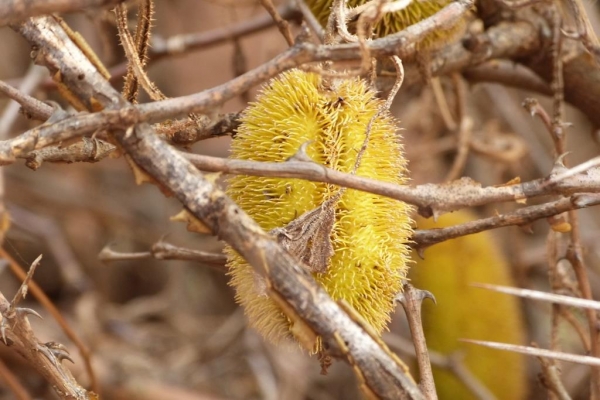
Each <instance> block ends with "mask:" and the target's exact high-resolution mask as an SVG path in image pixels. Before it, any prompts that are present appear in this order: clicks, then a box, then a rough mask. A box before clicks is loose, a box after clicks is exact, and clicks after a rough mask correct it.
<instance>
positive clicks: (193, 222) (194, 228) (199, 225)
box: [170, 208, 212, 234]
mask: <svg viewBox="0 0 600 400" xmlns="http://www.w3.org/2000/svg"><path fill="white" fill-rule="evenodd" d="M170 220H171V221H174V222H185V223H187V230H188V231H190V232H196V233H202V234H212V231H211V230H210V228H209V227H208V226H206V225H204V223H203V222H202V221H200V220H199V219H198V218H196V217H195V216H194V215H192V213H190V212H189V211H188V210H187V209H185V208H184V209H183V210H181V211H180V212H179V213H178V214H177V215H174V216H172V217H171V218H170Z"/></svg>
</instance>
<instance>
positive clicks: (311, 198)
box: [227, 70, 411, 350]
mask: <svg viewBox="0 0 600 400" xmlns="http://www.w3.org/2000/svg"><path fill="white" fill-rule="evenodd" d="M382 105H383V101H382V100H380V99H378V98H377V97H376V96H375V93H374V92H373V91H371V90H370V89H369V88H368V86H367V84H366V83H365V82H364V81H362V80H360V79H348V80H338V81H334V82H332V83H328V84H327V85H326V84H325V83H324V82H323V81H322V79H321V77H320V76H319V75H317V74H313V73H306V72H303V71H300V70H292V71H288V72H286V73H284V74H282V75H281V76H279V77H278V78H276V79H274V80H272V81H271V82H270V83H269V84H268V85H266V86H265V87H264V88H263V89H262V92H261V93H260V95H259V96H258V98H257V100H256V102H255V103H252V104H250V106H249V107H248V108H247V109H246V110H245V111H244V113H243V116H242V124H241V126H240V128H239V129H238V131H237V134H236V135H235V137H234V139H233V143H232V146H231V157H232V158H235V159H243V160H253V161H269V162H285V161H286V160H288V159H289V158H290V157H292V156H293V155H294V154H296V153H297V152H298V150H299V148H300V147H301V146H302V145H303V144H305V143H307V142H309V143H310V144H309V145H308V147H307V150H306V152H307V154H308V156H309V157H310V158H311V159H312V160H314V161H315V162H317V163H319V164H323V165H325V166H327V167H329V168H334V169H336V170H338V171H342V172H351V171H352V170H353V168H354V166H355V164H356V160H357V156H358V153H359V151H360V149H361V147H362V146H363V143H364V141H365V135H366V134H367V125H368V124H369V122H370V121H371V119H372V118H373V117H374V116H376V115H377V113H379V112H380V110H381V107H382ZM405 168H406V161H405V159H404V156H403V154H402V144H401V143H400V137H399V135H398V133H397V128H396V124H395V121H394V120H393V118H392V117H391V115H390V114H389V113H388V112H387V110H386V111H385V112H381V113H380V114H379V115H378V116H377V117H375V119H374V123H373V125H372V129H371V130H370V133H369V141H368V146H367V148H366V151H365V152H364V154H363V156H362V159H361V162H360V166H359V167H358V170H357V171H356V174H357V175H359V176H364V177H369V178H374V179H378V180H382V181H386V182H391V183H396V184H399V185H402V184H404V183H405V182H406V178H405V172H406V169H405ZM228 183H229V185H228V189H227V193H228V195H229V196H231V197H232V198H233V200H235V201H236V202H237V203H238V204H239V205H240V206H241V207H242V209H244V211H246V212H247V213H248V214H249V215H250V216H251V217H252V218H254V219H255V220H256V221H257V222H258V223H259V224H260V226H261V227H262V228H263V229H265V230H267V231H271V230H273V229H276V228H283V227H285V226H287V225H288V224H289V223H290V222H292V221H294V220H295V219H296V218H298V217H299V216H301V215H303V214H304V213H305V212H307V211H310V210H313V209H315V208H317V207H319V206H320V205H321V204H323V203H324V202H326V201H328V200H331V199H332V198H333V197H335V196H336V194H338V193H339V190H340V188H339V187H336V186H333V185H328V184H325V183H319V182H309V181H305V180H301V179H282V178H266V177H253V176H234V177H232V178H230V179H229V182H228ZM409 211H410V207H409V206H408V205H406V204H404V203H401V202H398V201H395V200H391V199H389V198H385V197H381V196H377V195H374V194H369V193H365V192H360V191H357V190H350V189H348V190H346V191H344V192H343V195H342V196H341V198H340V199H339V201H337V202H334V203H333V212H334V220H333V227H332V229H331V232H330V233H329V235H328V236H329V237H328V238H325V240H327V239H328V240H330V241H331V244H332V246H333V251H334V253H333V256H332V257H331V258H330V259H329V262H328V263H327V265H326V268H324V271H323V272H314V273H313V276H314V277H315V279H316V280H317V282H318V283H320V284H321V285H322V286H323V287H324V288H325V290H326V291H327V292H328V293H329V295H330V296H331V297H332V298H333V299H334V300H340V299H343V300H345V301H346V302H347V304H349V305H350V306H352V307H353V308H354V309H355V310H356V311H357V312H358V313H359V314H360V315H361V316H362V317H363V318H364V320H365V321H366V322H367V323H368V324H369V325H371V327H372V328H373V329H374V330H375V331H376V332H378V333H380V332H381V331H382V330H383V329H384V328H385V327H386V325H387V323H388V322H389V319H390V313H391V311H392V310H393V309H394V300H393V299H394V296H395V295H396V294H397V293H398V292H399V291H400V290H401V287H402V283H403V281H404V280H405V277H406V273H407V259H408V258H409V257H410V256H409V250H408V247H407V246H406V242H407V240H408V238H409V236H410V234H411V227H410V226H411V221H410V218H409ZM319 240H321V239H319ZM309 245H310V246H312V245H313V243H309ZM228 256H229V260H228V266H229V268H230V275H231V285H232V286H234V287H235V290H236V298H237V300H238V301H239V303H241V304H242V306H243V307H244V308H245V311H246V314H247V316H248V319H249V321H250V323H251V325H252V326H254V327H255V328H256V329H257V330H258V331H260V332H261V333H262V334H263V335H264V336H265V337H267V338H269V339H271V340H273V341H275V342H278V341H280V340H281V339H283V338H290V337H292V334H291V332H292V328H293V327H292V326H291V325H290V320H289V319H288V317H287V316H286V315H285V314H284V313H283V312H282V311H281V310H280V309H279V307H278V306H277V305H276V304H275V303H274V302H273V301H272V300H271V299H270V298H269V297H268V296H267V295H266V293H265V290H264V284H263V283H262V282H261V279H260V278H259V279H257V277H256V275H255V273H254V272H253V270H252V268H251V267H250V266H249V265H248V264H247V263H246V261H245V260H244V259H243V258H242V257H240V256H239V255H238V254H237V253H235V252H234V251H233V250H231V249H229V250H228ZM307 268H308V269H309V270H311V271H314V269H312V268H311V266H307ZM312 350H319V348H318V346H317V348H313V349H312Z"/></svg>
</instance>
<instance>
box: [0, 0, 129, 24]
mask: <svg viewBox="0 0 600 400" xmlns="http://www.w3.org/2000/svg"><path fill="white" fill-rule="evenodd" d="M122 1H123V0H43V1H39V0H3V1H2V2H1V3H0V26H3V25H6V24H9V23H11V22H18V21H20V20H23V19H25V18H27V17H32V16H35V15H42V14H52V13H59V12H73V11H81V10H82V9H84V8H97V7H105V6H113V5H115V4H118V3H120V2H122Z"/></svg>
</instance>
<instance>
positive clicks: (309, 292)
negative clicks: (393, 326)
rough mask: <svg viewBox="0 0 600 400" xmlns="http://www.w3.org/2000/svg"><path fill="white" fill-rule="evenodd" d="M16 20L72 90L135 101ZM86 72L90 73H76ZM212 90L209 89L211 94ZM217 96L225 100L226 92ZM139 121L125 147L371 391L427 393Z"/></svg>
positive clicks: (105, 102) (77, 54)
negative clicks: (352, 368) (353, 368)
mask: <svg viewBox="0 0 600 400" xmlns="http://www.w3.org/2000/svg"><path fill="white" fill-rule="evenodd" d="M453 4H458V3H453ZM15 28H16V29H17V30H18V31H19V32H20V33H21V34H22V35H23V36H24V37H25V38H26V39H27V40H28V41H29V42H30V43H31V44H32V45H34V46H36V47H37V48H38V49H40V51H39V53H38V55H37V61H38V62H39V63H41V64H44V65H46V67H47V68H49V69H50V70H51V71H57V70H60V71H61V73H62V75H63V83H65V85H67V86H68V87H69V89H70V90H71V91H72V92H73V93H74V94H76V95H77V96H79V97H80V98H89V97H90V96H91V97H93V98H95V99H96V100H97V101H98V102H99V103H100V104H101V105H102V106H104V107H105V108H107V109H108V110H109V111H113V112H117V113H118V110H119V109H123V108H124V109H126V110H127V109H131V108H129V107H131V106H129V105H128V104H127V103H126V102H125V101H124V100H123V98H122V97H121V96H120V95H119V93H118V92H117V91H116V90H115V89H113V88H112V87H111V85H110V84H109V82H108V81H106V80H105V79H104V78H103V77H102V76H101V75H100V74H98V72H97V70H96V69H95V67H94V66H93V65H92V64H91V63H90V62H89V60H87V59H86V57H85V55H84V54H83V53H82V52H81V51H80V50H79V49H78V48H77V47H76V46H74V44H73V43H72V42H71V41H69V40H68V38H67V37H66V36H65V34H64V32H62V31H61V30H60V29H59V27H58V26H57V25H56V23H55V22H54V21H53V20H52V19H50V18H43V17H42V18H33V19H29V20H28V21H26V22H25V23H23V24H21V25H19V26H16V27H15ZM81 76H84V77H85V78H84V79H78V78H77V77H81ZM234 82H235V81H234ZM236 85H239V82H238V83H236ZM240 86H243V84H242V85H239V86H237V87H238V88H239V87H240ZM214 93H215V92H214V91H209V97H211V96H214ZM217 100H218V101H223V94H221V95H220V96H218V97H217ZM205 105H206V104H205ZM196 111H198V110H197V109H196ZM186 113H187V111H186ZM177 115H181V113H179V112H178V113H177ZM131 122H134V123H135V122H136V121H135V120H133V121H131ZM133 125H134V124H130V126H129V127H126V129H123V130H121V131H118V130H117V131H116V132H115V134H114V138H115V139H116V140H117V141H118V142H119V144H120V145H121V146H122V148H123V149H124V151H125V152H127V153H128V154H129V155H130V156H131V158H132V159H133V160H134V161H135V163H136V164H137V165H138V166H139V167H141V168H142V169H143V170H145V171H146V173H148V174H150V175H151V176H152V177H153V179H154V180H155V181H156V182H157V184H159V185H160V186H161V187H162V188H164V189H166V190H168V191H170V192H171V193H173V195H174V196H175V197H176V198H177V199H179V200H180V201H181V203H182V204H183V205H184V206H185V207H186V209H187V210H188V211H189V212H190V213H192V214H193V215H194V216H195V217H196V218H198V219H200V220H201V221H202V222H203V223H204V224H205V225H206V226H207V227H209V228H210V229H211V230H212V232H213V233H215V234H216V235H217V236H218V237H219V238H221V239H222V240H224V241H225V242H227V243H228V244H230V245H231V246H232V248H233V249H235V250H236V251H237V252H238V253H239V254H241V255H242V256H243V257H244V258H245V259H246V260H247V261H248V262H249V264H250V265H251V266H252V267H253V268H255V270H256V271H257V272H258V273H259V274H261V275H263V276H264V277H265V278H266V280H267V282H268V285H267V287H268V293H269V295H270V296H271V297H272V298H273V299H274V300H275V301H276V302H277V303H278V304H279V305H280V306H281V307H282V309H284V310H287V312H288V313H290V315H291V316H294V317H296V318H297V316H299V317H300V318H302V319H303V320H304V321H305V322H306V324H307V325H308V326H309V327H311V329H313V330H314V331H315V332H316V333H317V334H318V335H320V336H321V337H322V338H323V341H324V343H325V344H327V345H328V346H329V348H330V349H331V351H332V352H335V351H336V350H337V351H338V352H339V348H338V340H340V339H341V340H342V341H343V342H344V343H345V344H346V345H347V348H346V349H344V351H345V352H346V351H347V352H348V353H347V354H348V357H347V358H346V360H348V361H349V362H351V363H352V365H354V366H356V368H357V369H358V370H359V371H360V373H361V376H362V378H363V379H364V386H365V387H367V388H368V390H369V391H371V392H372V393H374V394H375V395H377V396H379V397H381V398H384V399H397V398H412V399H422V398H423V395H422V394H421V392H420V390H419V389H418V388H417V386H416V384H415V383H414V381H413V380H412V378H411V377H410V375H409V374H408V373H407V371H406V370H404V369H403V368H402V367H401V366H400V365H399V364H398V362H397V361H396V360H395V359H394V358H392V357H390V356H389V354H388V353H387V352H386V351H385V350H384V349H383V348H382V347H381V346H380V345H379V343H378V342H377V341H376V340H375V339H374V338H373V337H371V336H370V335H369V334H368V333H367V332H365V331H364V330H363V329H362V328H361V327H360V326H359V324H357V323H356V322H355V321H353V320H352V318H351V317H350V316H349V315H348V314H346V313H345V312H344V311H343V310H342V309H341V308H340V306H339V305H338V304H337V303H336V302H334V301H333V300H332V299H331V298H330V297H329V296H328V295H327V293H326V292H325V291H324V289H323V288H321V287H320V286H319V285H317V284H316V282H315V281H314V279H313V277H312V276H311V275H310V273H308V272H307V271H306V270H305V268H304V267H303V266H302V265H301V263H299V262H298V261H297V260H296V259H295V258H294V257H292V256H290V255H289V254H288V253H287V252H286V251H285V250H283V248H282V247H281V246H280V245H279V244H278V243H277V242H276V241H274V240H273V239H272V238H271V237H270V236H269V235H268V234H267V233H266V232H264V231H263V230H262V229H261V228H260V226H259V225H258V224H257V223H256V222H254V221H253V220H252V219H251V218H250V217H249V216H248V215H247V214H246V213H244V212H243V211H242V210H241V209H240V208H239V207H238V206H237V205H236V204H235V203H234V202H233V201H231V199H229V198H228V197H227V196H225V194H224V193H223V192H222V191H221V190H219V189H218V188H217V187H216V186H215V184H214V183H213V182H211V180H209V179H207V178H206V177H205V176H204V175H203V174H201V173H200V172H199V171H198V170H197V169H196V168H195V167H194V166H192V165H191V164H190V163H189V162H188V161H187V160H186V159H185V158H184V157H183V156H182V155H181V154H180V153H179V152H177V151H176V150H175V149H174V148H172V147H170V146H168V145H166V144H165V142H164V141H162V140H161V139H160V138H159V136H158V135H156V133H155V131H154V130H153V129H152V127H151V126H150V125H148V124H147V123H139V124H137V125H135V126H133ZM124 128H125V127H124Z"/></svg>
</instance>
